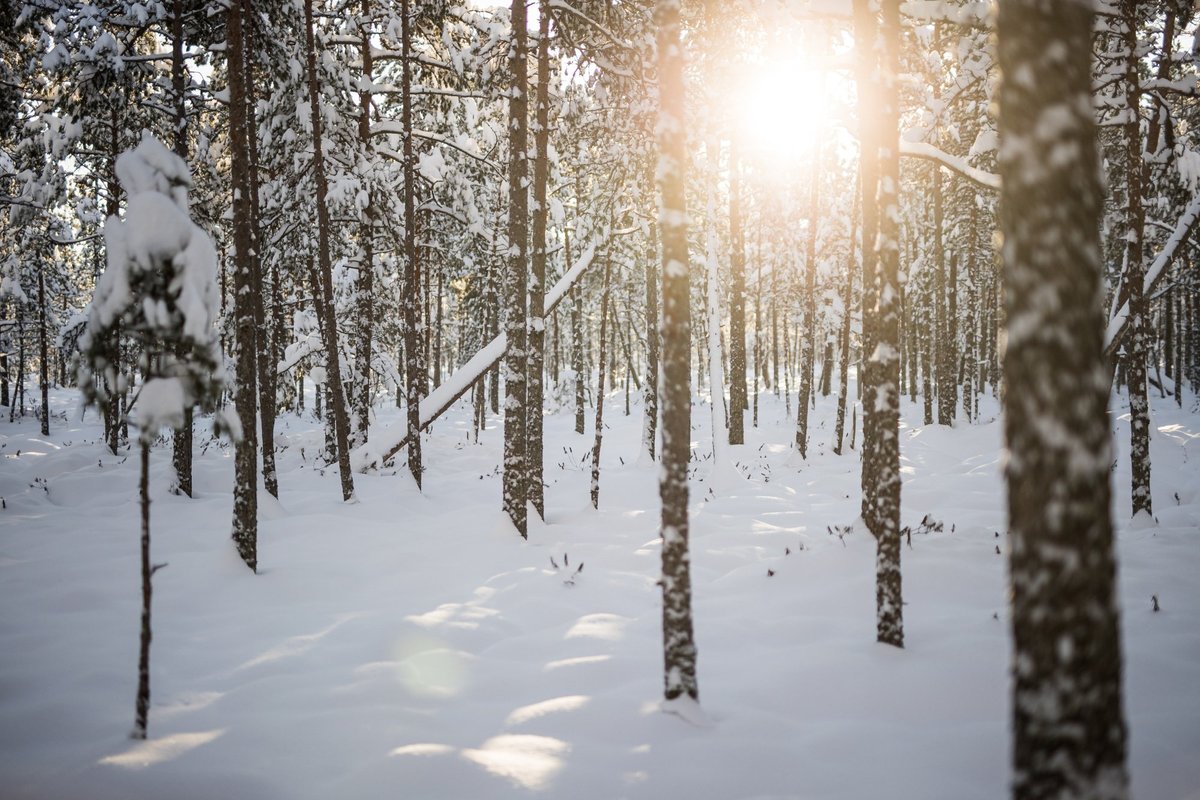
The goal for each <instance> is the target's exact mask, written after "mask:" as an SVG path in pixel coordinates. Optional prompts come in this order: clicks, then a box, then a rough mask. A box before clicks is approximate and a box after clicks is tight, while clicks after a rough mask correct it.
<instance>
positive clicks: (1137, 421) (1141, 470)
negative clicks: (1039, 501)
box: [1121, 0, 1169, 516]
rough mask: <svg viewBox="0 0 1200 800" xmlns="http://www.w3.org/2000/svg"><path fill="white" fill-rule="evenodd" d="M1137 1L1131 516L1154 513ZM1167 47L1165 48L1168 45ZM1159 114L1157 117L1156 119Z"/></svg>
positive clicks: (1129, 367)
mask: <svg viewBox="0 0 1200 800" xmlns="http://www.w3.org/2000/svg"><path fill="white" fill-rule="evenodd" d="M1138 5H1139V4H1138V2H1136V0H1122V2H1121V17H1122V23H1123V25H1124V26H1125V36H1124V42H1123V47H1124V48H1125V50H1126V52H1127V53H1128V54H1129V55H1128V57H1127V58H1126V67H1125V91H1126V106H1127V109H1126V113H1127V114H1128V116H1129V119H1128V121H1127V122H1126V123H1125V125H1124V134H1125V160H1126V161H1125V176H1126V178H1125V179H1126V197H1127V201H1128V203H1129V207H1128V209H1127V211H1126V214H1127V224H1128V228H1127V230H1126V232H1125V285H1126V286H1127V287H1128V290H1129V330H1130V334H1131V335H1130V336H1129V342H1128V344H1127V346H1126V348H1125V374H1126V376H1127V378H1128V383H1129V439H1130V442H1129V462H1130V466H1131V468H1132V480H1133V485H1132V487H1131V488H1132V492H1131V494H1132V500H1133V514H1134V516H1137V515H1138V514H1139V513H1142V512H1145V513H1146V515H1147V516H1151V515H1152V514H1153V503H1152V500H1151V495H1150V403H1149V399H1148V398H1147V396H1146V359H1147V351H1148V349H1149V348H1148V342H1147V338H1148V337H1147V332H1146V329H1147V327H1148V325H1147V322H1148V320H1147V317H1148V316H1149V303H1148V302H1147V300H1146V296H1145V293H1144V292H1143V288H1144V287H1143V284H1144V282H1145V280H1146V263H1145V261H1144V256H1143V253H1142V237H1143V234H1144V228H1145V221H1146V211H1145V208H1144V207H1143V205H1142V192H1143V187H1142V183H1143V169H1144V167H1143V164H1142V132H1141V117H1140V115H1139V114H1138V111H1137V107H1138V99H1139V98H1140V96H1141V92H1140V88H1139V87H1140V76H1139V75H1138V59H1137V57H1136V55H1135V54H1136V53H1137V48H1138V36H1137V12H1138ZM1168 49H1169V44H1168ZM1156 116H1157V115H1156Z"/></svg>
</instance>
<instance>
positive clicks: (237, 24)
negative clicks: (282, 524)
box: [226, 0, 258, 572]
mask: <svg viewBox="0 0 1200 800" xmlns="http://www.w3.org/2000/svg"><path fill="white" fill-rule="evenodd" d="M244 2H245V0H233V2H231V3H230V5H229V16H228V22H227V32H226V39H227V41H228V48H229V51H228V59H229V138H230V139H231V140H232V141H233V142H234V143H235V145H234V146H233V147H231V148H230V150H231V153H230V160H231V166H230V171H231V174H232V183H233V244H234V254H233V268H234V279H233V297H234V305H233V309H234V310H233V314H234V332H235V339H236V351H237V366H236V369H235V373H234V374H235V377H236V380H237V389H236V391H235V393H234V407H235V408H236V410H237V415H238V419H239V420H240V421H241V428H242V438H241V439H240V440H239V441H238V442H237V444H236V445H235V449H234V486H233V541H234V543H235V544H236V545H237V549H238V555H240V556H241V557H242V560H243V561H244V562H246V566H248V567H250V569H251V570H254V571H255V572H257V571H258V477H257V472H258V470H257V469H256V466H257V463H256V462H257V460H258V434H257V431H256V430H255V424H256V423H257V421H258V408H257V399H256V396H255V395H256V389H257V364H256V354H257V349H256V342H255V325H254V297H253V293H254V292H255V291H257V290H258V287H257V286H255V285H254V264H253V261H252V253H251V251H252V249H253V244H252V243H253V238H254V233H253V220H252V219H251V214H252V213H253V212H252V209H251V205H250V151H249V148H248V147H246V141H247V136H248V129H247V124H246V112H247V108H248V106H247V105H246V81H247V79H248V70H247V67H246V65H247V63H248V61H249V59H248V58H247V57H246V54H245V53H244V52H243V48H244V44H245V37H244V35H243V33H242V15H243V13H244V11H245V8H244Z"/></svg>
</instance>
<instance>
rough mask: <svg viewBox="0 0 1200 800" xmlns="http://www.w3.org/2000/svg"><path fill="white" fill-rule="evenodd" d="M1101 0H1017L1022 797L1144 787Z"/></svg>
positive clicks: (1109, 794)
mask: <svg viewBox="0 0 1200 800" xmlns="http://www.w3.org/2000/svg"><path fill="white" fill-rule="evenodd" d="M1092 18H1093V12H1092V7H1091V5H1090V4H1088V3H1082V2H1061V3H1046V2H1043V1H1042V0H1001V2H1000V4H999V17H998V50H999V63H1000V68H1001V71H1002V73H1003V75H1004V80H1003V81H1002V83H1001V89H1000V95H999V108H1000V114H999V124H1000V140H1001V142H1002V145H1001V149H1000V157H999V161H1000V173H1001V175H1002V176H1003V191H1002V195H1001V215H1000V221H1001V229H1002V231H1003V234H1004V245H1003V260H1004V280H1005V286H1006V290H1007V303H1006V307H1007V331H1008V345H1007V349H1006V351H1005V356H1004V373H1005V380H1006V382H1007V384H1008V388H1007V391H1006V393H1005V394H1006V399H1005V422H1004V428H1005V438H1006V443H1007V447H1008V452H1009V456H1008V461H1007V466H1006V468H1005V476H1006V479H1007V482H1008V513H1009V533H1010V535H1011V539H1010V553H1009V577H1010V580H1011V583H1012V630H1013V709H1012V713H1013V750H1012V753H1013V784H1012V787H1013V788H1012V791H1013V797H1014V798H1056V800H1067V799H1078V800H1082V799H1083V798H1104V799H1105V800H1122V799H1123V798H1127V797H1128V793H1129V789H1128V780H1129V779H1128V773H1127V771H1126V767H1125V759H1126V729H1125V721H1124V712H1123V707H1122V705H1123V704H1122V690H1121V641H1120V630H1119V628H1120V626H1119V618H1118V611H1117V606H1116V563H1115V555H1114V551H1113V531H1112V521H1111V517H1110V513H1111V512H1110V501H1111V488H1110V485H1109V469H1110V452H1109V431H1108V417H1107V411H1106V406H1107V400H1108V383H1109V380H1108V373H1107V368H1106V365H1105V361H1104V356H1103V330H1104V318H1103V316H1102V312H1101V304H1102V298H1101V250H1100V217H1101V210H1102V202H1103V189H1102V187H1101V184H1100V178H1099V163H1098V154H1097V149H1096V126H1095V122H1094V118H1093V111H1092V103H1091V96H1090V91H1091V83H1092V78H1091V41H1092Z"/></svg>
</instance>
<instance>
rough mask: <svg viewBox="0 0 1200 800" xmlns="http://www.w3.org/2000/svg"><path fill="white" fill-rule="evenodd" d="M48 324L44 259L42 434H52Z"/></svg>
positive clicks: (41, 273) (40, 301)
mask: <svg viewBox="0 0 1200 800" xmlns="http://www.w3.org/2000/svg"><path fill="white" fill-rule="evenodd" d="M47 325H49V320H47V319H46V262H45V260H44V259H43V260H42V261H41V263H40V264H39V265H38V358H39V360H40V361H41V364H40V365H39V366H38V380H39V385H40V387H41V390H42V413H41V424H42V427H41V431H42V436H49V435H50V346H49V341H48V340H49V332H48V331H47V330H46V327H47Z"/></svg>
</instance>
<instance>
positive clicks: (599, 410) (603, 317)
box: [591, 254, 612, 508]
mask: <svg viewBox="0 0 1200 800" xmlns="http://www.w3.org/2000/svg"><path fill="white" fill-rule="evenodd" d="M611 280H612V258H610V257H609V256H608V255H607V254H606V255H605V256H604V280H603V282H602V283H601V285H600V335H599V338H598V339H597V340H596V341H597V343H598V349H599V353H598V354H597V356H596V363H597V369H596V428H595V437H594V438H593V440H592V441H593V444H592V492H591V499H592V508H600V447H601V445H602V444H603V443H604V373H605V371H606V365H607V364H608V363H609V362H610V361H611V360H612V352H611V348H610V346H609V342H608V317H609V310H608V307H609V303H610V302H611V298H610V294H611V291H610V289H611Z"/></svg>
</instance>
